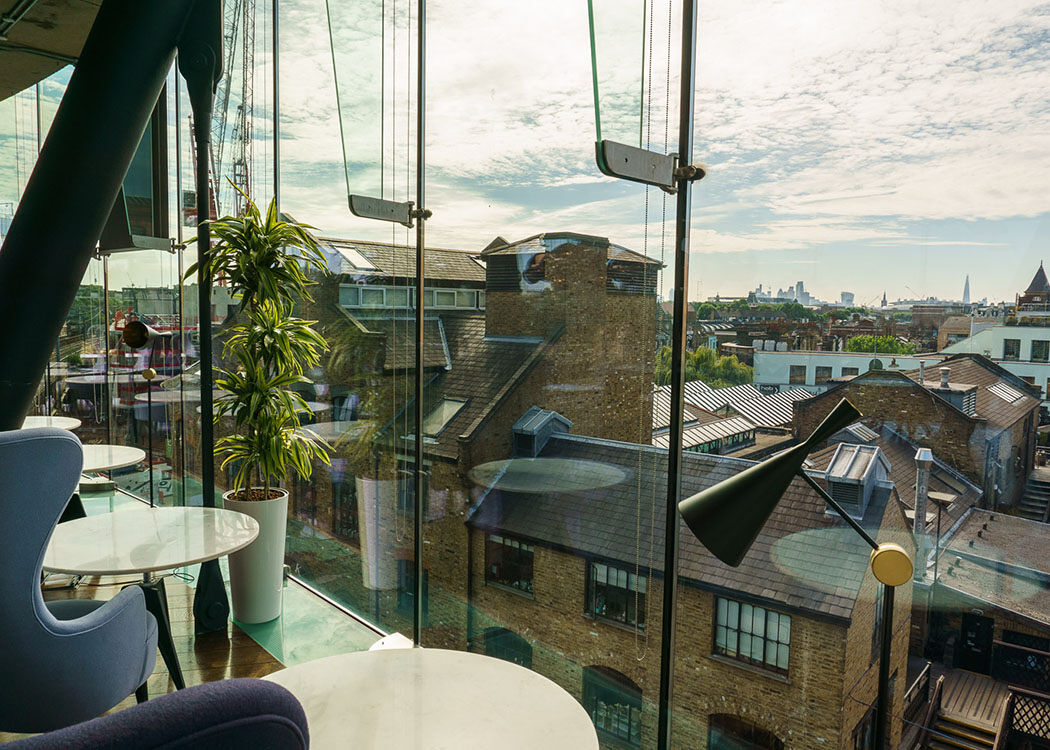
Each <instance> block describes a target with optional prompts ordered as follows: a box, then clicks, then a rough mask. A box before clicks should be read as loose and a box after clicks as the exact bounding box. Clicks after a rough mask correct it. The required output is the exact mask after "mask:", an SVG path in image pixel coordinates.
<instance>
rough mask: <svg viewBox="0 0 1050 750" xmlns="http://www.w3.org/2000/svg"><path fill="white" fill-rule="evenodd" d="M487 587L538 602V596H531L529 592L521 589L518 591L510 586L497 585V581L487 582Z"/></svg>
mask: <svg viewBox="0 0 1050 750" xmlns="http://www.w3.org/2000/svg"><path fill="white" fill-rule="evenodd" d="M485 585H486V586H490V587H492V588H494V589H499V590H500V591H506V592H507V593H508V594H516V595H517V596H520V597H522V598H523V599H532V600H533V601H535V600H536V595H535V594H530V593H529V592H528V591H522V590H521V589H516V588H514V587H513V586H508V585H507V584H505V583H497V582H496V581H489V580H486V581H485Z"/></svg>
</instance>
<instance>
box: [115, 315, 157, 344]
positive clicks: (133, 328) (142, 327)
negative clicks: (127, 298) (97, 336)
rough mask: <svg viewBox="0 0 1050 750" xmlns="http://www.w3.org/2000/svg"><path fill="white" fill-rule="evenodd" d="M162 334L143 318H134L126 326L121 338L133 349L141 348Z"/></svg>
mask: <svg viewBox="0 0 1050 750" xmlns="http://www.w3.org/2000/svg"><path fill="white" fill-rule="evenodd" d="M160 335H161V334H160V333H158V332H157V331H154V330H153V329H152V328H150V327H149V326H148V325H146V324H145V323H143V322H142V321H141V320H133V321H131V322H130V323H128V324H127V325H126V326H124V332H123V333H122V334H121V335H120V340H121V341H123V342H124V343H125V344H127V345H128V346H129V347H131V348H132V349H141V348H143V347H144V346H146V344H148V343H150V342H151V341H153V339H155V338H157V337H158V336H160Z"/></svg>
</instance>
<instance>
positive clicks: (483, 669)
mask: <svg viewBox="0 0 1050 750" xmlns="http://www.w3.org/2000/svg"><path fill="white" fill-rule="evenodd" d="M263 679H265V680H269V681H271V682H276V683H277V684H278V685H283V686H284V687H286V688H288V690H289V691H291V693H292V694H293V695H295V697H296V698H298V699H299V702H300V703H302V704H303V709H304V710H305V711H306V719H307V722H308V725H309V727H310V747H311V748H313V749H314V750H326V749H327V748H347V747H359V748H383V749H384V750H401V748H405V749H407V748H411V749H412V750H416V749H417V748H424V747H425V748H431V749H432V750H438V749H446V748H447V749H448V750H452V749H453V748H455V750H491V749H492V748H500V750H536V748H542V750H597V748H598V736H597V734H596V733H595V730H594V725H593V724H592V723H591V719H590V716H588V715H587V712H586V711H585V710H584V708H583V706H581V705H580V703H579V702H578V701H577V700H576V699H575V698H574V697H573V696H571V695H570V694H569V693H567V692H566V691H565V690H563V689H562V688H561V687H559V686H558V685H557V684H555V683H554V682H552V681H551V680H548V679H547V678H546V677H543V676H542V675H540V674H538V673H536V672H533V671H532V670H529V669H525V668H524V667H520V666H518V665H517V664H513V663H511V662H509V661H504V660H502V659H495V658H493V657H490V656H482V655H481V654H476V653H468V652H465V651H446V650H443V649H429V648H406V649H385V650H378V651H358V652H355V653H349V654H340V655H338V656H330V657H327V658H324V659H318V660H317V661H312V662H308V663H306V664H300V665H298V666H295V667H290V668H289V669H284V670H281V671H280V672H274V673H273V674H271V675H268V676H266V677H264V678H263Z"/></svg>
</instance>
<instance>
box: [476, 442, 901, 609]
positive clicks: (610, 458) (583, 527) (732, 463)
mask: <svg viewBox="0 0 1050 750" xmlns="http://www.w3.org/2000/svg"><path fill="white" fill-rule="evenodd" d="M542 455H543V456H544V457H557V458H569V459H583V460H590V461H603V462H607V463H609V464H613V465H615V466H617V467H620V468H621V469H622V470H624V471H625V472H627V475H628V478H627V480H626V481H624V482H622V483H621V484H618V485H614V486H611V487H605V488H602V489H597V490H593V491H590V492H580V493H551V494H529V495H524V494H515V493H509V492H501V491H499V490H495V489H490V490H489V491H488V492H486V493H485V494H484V495H483V496H482V498H481V499H480V501H479V503H478V504H477V505H476V506H475V508H474V509H473V510H472V514H471V518H470V521H469V522H470V523H471V524H472V525H474V526H476V527H478V528H480V529H485V530H492V531H501V532H503V533H507V534H513V535H517V536H521V537H524V538H526V539H529V540H531V541H533V542H534V543H536V544H541V545H548V546H551V547H554V548H557V549H561V550H564V551H569V552H572V553H575V554H578V555H581V556H583V557H587V558H595V559H601V560H605V561H610V562H615V563H620V564H622V565H624V566H626V567H627V568H629V569H632V570H633V568H634V566H635V565H636V564H637V565H639V566H640V567H641V568H642V569H643V570H644V569H646V568H647V567H648V565H649V561H650V559H652V561H653V571H654V574H655V575H661V572H660V571H661V570H662V568H663V544H662V539H663V529H664V521H663V517H664V514H663V510H662V509H663V507H664V503H665V501H666V480H667V476H666V471H667V469H666V466H667V453H666V452H665V451H661V450H657V449H654V448H651V447H646V446H638V445H634V444H630V443H621V442H614V441H609V440H600V439H596V438H586V437H577V436H571V435H556V436H553V437H552V438H551V439H550V440H549V441H548V443H547V446H546V448H545V449H544V451H543V454H542ZM751 465H753V462H750V461H742V460H740V459H733V458H729V457H725V456H712V455H707V454H693V453H686V454H683V464H682V481H683V494H684V495H690V494H693V493H695V492H698V491H699V490H701V489H703V488H705V487H708V486H710V485H712V484H715V483H716V482H718V481H721V480H722V479H725V478H727V477H729V476H731V475H733V474H735V473H737V472H739V471H742V470H743V469H745V468H747V467H748V466H751ZM891 495H892V491H891V490H889V489H886V488H881V489H879V490H878V491H876V493H875V496H874V497H873V499H872V502H871V505H869V508H868V512H867V515H866V516H865V518H864V520H863V522H862V523H863V525H864V526H865V527H866V528H867V529H868V530H869V532H870V533H874V532H875V528H874V527H875V526H876V524H877V521H876V519H880V518H881V517H882V512H883V510H884V509H885V508H886V503H887V502H888V501H889V499H890V497H891ZM651 522H652V523H653V527H652V528H651V527H650V523H651ZM654 542H655V543H654ZM680 543H681V558H680V574H681V577H682V579H683V581H684V582H686V583H688V584H689V585H693V586H696V587H699V588H703V589H707V590H715V591H722V592H726V593H727V594H729V593H730V592H735V593H736V594H737V595H745V596H747V597H749V598H752V599H756V600H760V601H763V602H765V603H767V604H769V605H771V606H774V607H780V608H784V609H790V610H796V611H802V612H807V613H812V614H813V615H816V616H820V617H824V618H831V619H835V620H838V621H843V620H847V619H849V618H850V617H851V615H852V612H853V607H854V604H855V603H856V598H857V594H858V589H859V587H860V583H861V581H862V579H863V577H864V574H865V572H866V570H867V564H868V552H869V550H868V548H867V546H866V545H865V544H864V543H863V542H862V541H861V540H860V539H859V538H858V537H857V535H856V533H855V532H854V531H853V530H852V529H850V528H848V527H847V526H846V525H845V524H844V523H843V522H841V521H840V520H839V519H837V518H836V517H834V516H832V515H830V514H828V513H825V511H824V501H823V500H822V499H821V498H820V497H819V496H818V495H817V494H816V493H814V492H813V491H812V490H811V489H810V488H809V487H808V486H807V485H806V484H805V483H804V482H802V481H801V480H796V481H795V482H793V483H792V484H791V486H790V487H789V489H788V491H787V492H786V493H785V496H784V498H783V500H782V501H781V503H780V505H779V506H778V508H777V510H776V511H774V513H773V515H772V517H771V518H770V520H769V522H768V523H767V524H766V525H765V527H764V528H763V530H762V532H761V534H760V535H759V537H758V539H757V540H756V542H755V544H754V546H753V547H752V548H751V551H750V552H749V554H748V555H747V557H746V558H745V559H744V562H743V563H742V564H741V565H740V567H738V568H732V567H729V566H727V565H725V564H723V563H722V562H720V561H719V560H717V559H716V558H715V557H713V556H712V555H711V554H710V553H709V552H707V550H706V549H705V548H704V547H703V546H702V545H701V544H700V543H699V542H698V541H697V540H696V539H695V537H693V535H692V534H691V533H690V532H689V531H688V529H686V527H685V526H684V525H682V526H681V532H680Z"/></svg>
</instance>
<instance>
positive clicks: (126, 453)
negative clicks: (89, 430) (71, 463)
mask: <svg viewBox="0 0 1050 750" xmlns="http://www.w3.org/2000/svg"><path fill="white" fill-rule="evenodd" d="M144 460H146V451H144V450H142V449H141V448H132V447H131V446H127V445H105V444H103V445H96V444H94V443H86V444H85V445H84V466H83V468H82V469H81V471H85V472H95V471H109V470H110V469H123V468H124V467H126V466H134V465H135V464H137V463H139V462H141V461H144Z"/></svg>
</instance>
